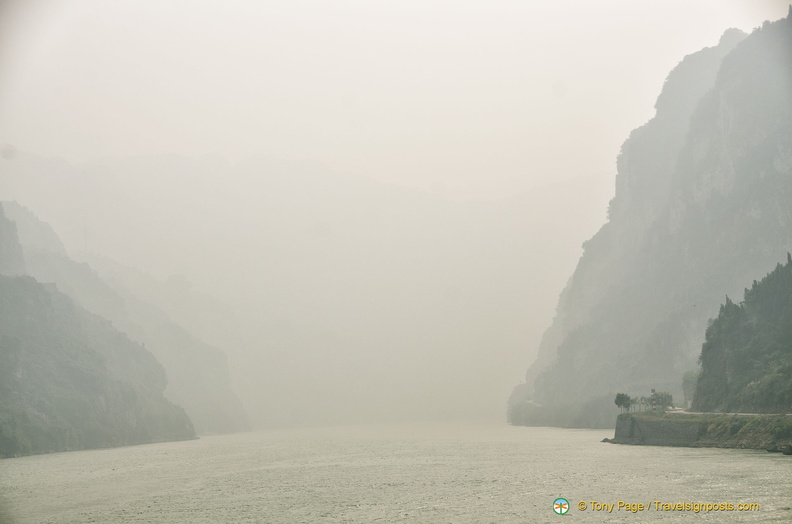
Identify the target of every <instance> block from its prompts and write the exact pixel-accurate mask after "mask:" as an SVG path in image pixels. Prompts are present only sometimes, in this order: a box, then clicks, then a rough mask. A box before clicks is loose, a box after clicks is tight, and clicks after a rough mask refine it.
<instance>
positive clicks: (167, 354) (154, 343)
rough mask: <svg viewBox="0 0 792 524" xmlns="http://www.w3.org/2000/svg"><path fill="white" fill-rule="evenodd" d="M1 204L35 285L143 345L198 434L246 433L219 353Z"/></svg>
mask: <svg viewBox="0 0 792 524" xmlns="http://www.w3.org/2000/svg"><path fill="white" fill-rule="evenodd" d="M3 206H4V207H6V208H7V209H8V210H9V216H10V217H11V218H13V219H14V220H15V222H16V223H17V224H18V225H19V229H20V234H19V240H20V242H21V243H22V245H23V247H24V250H25V258H26V264H27V272H28V273H29V274H30V275H32V276H33V277H35V278H36V279H37V280H39V281H40V282H47V283H54V284H56V285H57V287H58V289H59V290H60V291H62V292H64V293H65V294H66V295H68V296H69V297H71V298H72V299H73V300H75V301H76V302H77V303H78V304H80V306H82V307H84V308H85V309H87V310H88V311H90V312H91V313H94V314H96V315H100V316H102V317H104V318H106V319H108V320H110V321H112V322H113V325H114V327H115V328H116V329H118V330H120V331H122V332H123V333H125V334H127V335H128V336H129V337H131V338H132V339H133V340H136V341H138V342H140V343H143V344H144V345H145V347H146V349H147V350H148V351H150V352H151V353H152V354H153V355H154V357H156V359H157V361H158V362H159V363H160V364H162V366H163V367H164V368H165V372H166V375H167V387H166V389H165V395H166V397H167V398H168V399H169V400H171V401H172V402H175V403H176V404H178V405H180V406H182V407H184V409H185V411H186V412H187V414H188V415H189V417H190V419H191V420H192V422H193V424H194V425H195V429H196V431H197V432H198V433H200V434H206V433H228V432H233V431H244V430H247V429H249V424H248V421H247V416H246V414H245V411H244V409H243V408H242V405H241V403H240V401H239V399H238V398H237V397H236V395H235V394H234V391H233V389H232V387H231V383H230V379H229V376H228V366H227V363H226V358H225V355H224V354H223V352H222V351H221V350H219V349H218V348H216V347H213V346H210V345H209V344H206V343H204V342H202V341H201V340H199V339H197V338H196V337H195V336H193V335H192V334H190V333H189V332H187V331H186V330H184V329H182V328H181V327H179V326H178V325H176V324H175V323H174V322H173V321H171V319H170V318H169V317H168V315H166V314H165V313H163V312H162V311H160V310H159V309H158V308H157V307H156V306H154V305H152V304H149V303H146V302H144V301H141V300H139V299H137V298H136V297H135V295H134V294H133V293H131V292H129V291H127V290H119V289H118V286H115V287H114V286H111V285H110V284H108V283H107V282H105V281H104V280H102V278H101V277H100V276H99V275H98V274H97V273H96V272H95V271H94V270H93V269H92V268H91V267H90V266H88V265H87V264H85V263H78V262H75V261H74V260H72V259H71V258H69V257H68V256H67V255H66V252H65V249H64V248H63V244H62V243H61V241H60V239H59V238H58V236H57V234H55V232H54V231H53V230H52V228H51V227H50V226H49V225H48V224H46V223H44V222H41V221H40V220H38V219H37V218H36V216H35V215H34V214H33V213H32V212H31V211H30V210H28V209H27V208H25V207H24V206H21V205H19V204H17V203H15V202H4V203H3Z"/></svg>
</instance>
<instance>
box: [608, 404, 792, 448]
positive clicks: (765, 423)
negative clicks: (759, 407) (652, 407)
mask: <svg viewBox="0 0 792 524" xmlns="http://www.w3.org/2000/svg"><path fill="white" fill-rule="evenodd" d="M606 440H607V442H611V443H613V444H637V445H648V446H686V447H706V448H738V449H765V450H768V451H785V450H789V449H791V447H792V416H790V415H754V414H728V413H662V414H655V413H624V414H621V415H619V418H618V419H617V421H616V432H615V434H614V437H613V439H606Z"/></svg>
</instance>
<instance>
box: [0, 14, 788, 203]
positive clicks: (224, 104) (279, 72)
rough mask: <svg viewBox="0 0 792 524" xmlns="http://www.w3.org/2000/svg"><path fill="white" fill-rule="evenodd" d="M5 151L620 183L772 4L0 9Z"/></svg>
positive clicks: (473, 185) (453, 185)
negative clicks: (641, 142)
mask: <svg viewBox="0 0 792 524" xmlns="http://www.w3.org/2000/svg"><path fill="white" fill-rule="evenodd" d="M0 5H2V8H0V35H2V37H0V38H1V39H0V49H2V51H1V52H0V53H2V54H0V60H2V61H1V62H0V143H4V142H7V143H11V144H13V145H14V146H16V147H17V148H19V149H23V150H26V151H29V152H32V153H36V154H40V155H44V156H60V157H63V158H66V159H67V160H70V161H77V162H80V161H86V160H91V159H95V158H98V157H104V156H127V155H139V154H156V153H178V154H183V155H189V156H199V157H200V156H201V155H204V154H208V153H219V154H221V155H223V156H225V157H226V158H227V159H228V160H231V161H235V160H237V159H240V158H244V157H247V156H250V155H267V156H271V157H276V158H292V159H294V158H297V159H303V158H307V159H311V160H313V161H318V162H321V163H323V164H325V165H326V166H328V167H329V168H331V169H334V170H338V171H347V172H352V173H358V174H364V175H367V176H371V177H374V178H376V179H379V180H382V181H386V182H390V183H395V184H402V185H407V186H410V187H415V188H419V189H425V190H431V191H434V192H440V193H443V194H446V195H448V196H451V197H455V198H476V197H500V196H506V195H509V194H513V193H515V192H518V191H522V190H525V189H527V188H529V187H533V186H537V185H543V184H546V183H548V182H550V181H551V180H552V179H559V178H571V177H574V176H580V175H598V176H602V177H603V181H604V182H603V183H610V184H612V175H613V174H614V171H615V167H614V163H615V157H616V155H617V153H618V151H619V147H620V145H621V143H622V142H623V141H624V139H625V138H626V137H627V135H628V133H629V131H630V130H631V129H633V128H635V127H637V126H638V125H640V124H642V123H644V122H645V121H646V120H648V119H649V118H650V117H651V116H652V114H653V104H654V100H655V98H656V96H657V95H658V93H659V91H660V88H661V86H662V83H663V79H664V78H665V76H666V75H667V73H668V72H669V70H670V69H671V68H672V67H673V66H674V65H676V64H677V63H678V62H679V61H680V60H681V58H682V57H683V56H684V55H686V54H689V53H691V52H694V51H696V50H698V49H700V48H702V47H705V46H710V45H714V44H716V43H717V41H718V38H719V36H720V34H721V33H722V32H723V30H724V29H726V28H727V27H739V28H741V29H743V30H746V31H750V30H751V29H752V28H754V27H756V26H758V25H760V24H761V22H762V21H763V20H765V19H778V18H781V17H783V16H785V14H786V11H787V5H788V2H787V1H778V0H773V1H771V0H750V1H749V0H746V1H735V0H731V1H728V0H701V1H691V0H662V1H645V0H610V1H604V2H569V1H541V2H540V1H530V0H520V1H499V2H493V1H470V0H466V1H460V0H453V1H452V0H428V1H427V0H422V1H420V2H414V1H399V2H379V1H370V0H360V1H350V0H335V1H312V0H289V1H233V2H229V1H224V2H219V1H217V2H214V1H208V0H189V1H187V0H169V1H165V2H163V1H161V0H160V1H153V0H130V1H127V0H118V1H113V2H107V1H106V0H64V1H60V2H56V1H43V0H25V1H24V2H23V1H5V2H2V3H0Z"/></svg>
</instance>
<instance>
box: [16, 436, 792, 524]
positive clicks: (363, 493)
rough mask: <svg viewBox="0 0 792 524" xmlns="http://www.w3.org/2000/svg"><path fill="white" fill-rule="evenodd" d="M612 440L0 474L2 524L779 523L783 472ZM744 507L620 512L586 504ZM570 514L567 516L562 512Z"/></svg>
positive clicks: (269, 441) (112, 452)
mask: <svg viewBox="0 0 792 524" xmlns="http://www.w3.org/2000/svg"><path fill="white" fill-rule="evenodd" d="M611 434H612V431H595V430H568V429H556V428H524V427H512V426H507V425H497V424H491V425H487V424H481V425H420V426H418V425H417V426H371V427H344V428H319V429H301V430H289V431H265V432H256V433H244V434H237V435H225V436H215V437H204V438H202V439H200V440H197V441H188V442H173V443H163V444H153V445H147V446H135V447H127V448H117V449H107V450H96V451H83V452H74V453H56V454H52V455H40V456H34V457H24V458H19V459H8V460H4V461H2V462H0V471H1V474H2V477H0V482H2V488H3V492H4V497H5V508H0V520H3V519H4V518H5V519H6V520H10V521H11V522H19V523H33V522H35V523H39V522H46V523H66V522H69V523H84V522H97V523H121V522H173V523H201V522H284V523H299V522H307V523H310V522H387V523H389V522H430V523H435V522H476V523H487V522H498V523H500V522H531V523H534V522H558V518H559V516H558V515H556V514H555V513H553V501H554V500H555V499H556V498H558V497H564V498H566V499H568V500H569V502H570V506H571V507H570V509H569V513H568V515H567V516H571V517H574V518H575V519H576V520H579V521H580V520H582V521H597V522H631V523H639V522H655V521H666V522H672V521H679V520H683V521H688V522H772V521H778V522H789V521H790V520H792V510H790V509H789V508H790V507H792V475H790V473H792V457H786V456H782V455H780V454H770V453H766V452H756V451H742V450H719V449H690V448H663V447H648V446H618V445H610V444H603V443H601V442H600V440H601V439H602V438H603V437H605V436H610V435H611ZM620 500H621V501H625V502H628V503H634V504H639V503H642V504H644V505H646V504H649V503H652V501H655V500H657V501H662V502H666V503H677V502H702V503H732V504H735V505H736V504H738V503H753V502H755V503H758V504H759V510H758V511H750V512H737V511H732V512H723V511H712V512H709V513H706V512H699V513H694V512H692V511H689V512H676V511H656V510H655V509H653V505H652V508H650V509H645V510H642V511H638V512H637V513H632V512H629V511H626V510H621V511H617V509H616V507H615V506H614V509H613V511H612V512H611V513H607V510H602V511H595V510H593V509H592V507H591V502H592V501H596V502H604V503H608V504H615V503H617V502H618V501H620ZM581 501H582V502H586V505H587V508H586V510H584V511H581V510H580V509H579V508H578V503H580V502H581Z"/></svg>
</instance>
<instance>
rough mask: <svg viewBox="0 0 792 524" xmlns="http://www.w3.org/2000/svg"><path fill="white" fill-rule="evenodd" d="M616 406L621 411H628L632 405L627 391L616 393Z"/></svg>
mask: <svg viewBox="0 0 792 524" xmlns="http://www.w3.org/2000/svg"><path fill="white" fill-rule="evenodd" d="M615 402H616V406H617V407H619V408H621V411H622V413H624V412H625V411H629V409H630V406H632V403H633V401H632V398H631V397H630V395H628V394H627V393H616V400H615Z"/></svg>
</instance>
